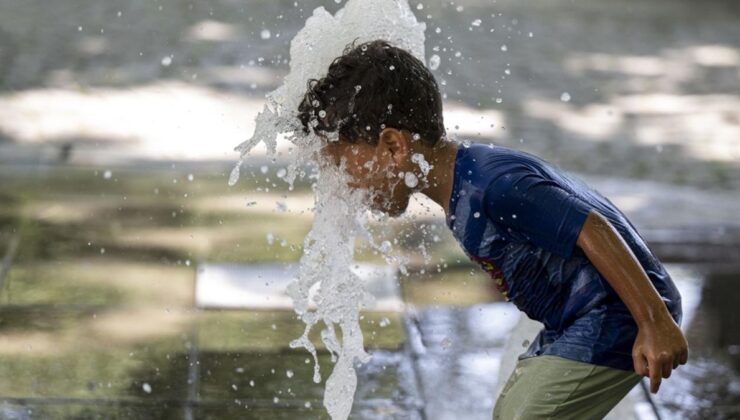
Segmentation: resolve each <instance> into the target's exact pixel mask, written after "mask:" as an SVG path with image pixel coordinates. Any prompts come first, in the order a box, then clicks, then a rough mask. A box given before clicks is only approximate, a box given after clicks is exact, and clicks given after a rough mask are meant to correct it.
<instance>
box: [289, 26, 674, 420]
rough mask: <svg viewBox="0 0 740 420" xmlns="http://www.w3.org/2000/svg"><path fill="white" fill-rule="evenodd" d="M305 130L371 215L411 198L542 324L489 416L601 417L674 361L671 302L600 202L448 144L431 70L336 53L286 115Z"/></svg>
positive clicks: (415, 63)
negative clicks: (365, 195) (432, 211)
mask: <svg viewBox="0 0 740 420" xmlns="http://www.w3.org/2000/svg"><path fill="white" fill-rule="evenodd" d="M298 116H299V119H300V120H301V122H302V124H303V129H304V131H305V132H306V133H308V132H309V130H313V131H314V132H315V133H316V134H318V135H320V136H322V137H324V136H325V134H326V133H329V132H338V135H339V141H334V142H327V144H326V145H325V146H324V147H323V149H322V152H323V153H324V155H325V156H326V157H328V158H330V159H332V160H333V161H334V162H335V163H336V164H337V165H340V164H343V165H345V169H346V171H347V173H348V174H349V175H350V177H351V179H352V181H351V183H350V186H351V187H353V188H363V189H367V190H369V191H370V192H371V193H372V197H373V198H372V203H371V205H372V207H373V208H375V209H379V210H382V211H385V212H387V213H389V214H390V215H392V216H397V215H400V214H402V213H403V212H404V211H405V209H406V207H407V206H408V202H409V197H410V195H411V194H412V193H414V192H421V193H423V194H425V195H426V196H428V197H429V198H430V199H431V200H433V201H434V202H436V203H437V204H439V205H440V206H441V207H442V208H443V209H444V211H445V214H446V220H447V224H448V226H449V228H450V229H452V231H453V234H454V236H455V238H456V239H457V240H458V242H459V243H460V245H461V246H462V248H463V250H464V251H465V253H466V254H467V255H468V256H469V257H470V258H471V259H472V260H474V261H476V262H478V263H479V264H480V265H481V266H482V267H483V269H484V270H486V271H488V272H489V273H490V275H491V277H492V279H493V281H494V282H495V283H496V285H497V287H498V288H499V290H501V292H502V293H503V294H504V296H506V298H507V299H508V300H510V301H512V302H513V303H514V304H515V305H516V306H517V307H518V308H519V309H520V310H522V311H523V312H525V313H526V314H527V316H529V317H530V318H532V319H534V320H537V321H540V322H542V323H543V324H544V328H543V330H542V331H541V332H540V333H539V335H538V336H537V338H536V339H535V340H533V342H532V344H531V345H530V347H529V349H528V350H527V351H526V353H525V354H523V355H522V356H521V357H520V360H519V362H518V364H517V367H516V369H515V370H514V373H512V375H511V377H510V378H509V380H508V381H507V384H506V386H505V387H504V390H503V391H502V393H501V396H500V398H499V399H498V401H497V403H496V407H495V409H494V418H502V419H511V418H578V419H582V418H583V419H585V418H601V417H604V416H605V415H606V414H607V413H608V412H609V410H611V408H612V407H614V405H616V404H617V402H619V400H620V399H622V398H623V397H624V395H626V394H627V392H628V391H629V390H630V389H631V388H632V387H633V386H634V385H635V384H637V382H639V380H640V378H641V376H648V377H649V378H650V388H651V391H652V392H653V393H655V392H657V391H658V387H659V386H660V382H661V378H668V377H669V376H670V374H671V371H672V370H673V369H675V368H676V367H677V366H678V365H679V364H684V363H686V360H687V358H688V347H687V343H686V339H685V338H684V336H683V334H682V333H681V330H680V329H679V327H678V325H677V323H680V321H681V297H680V295H679V293H678V291H677V290H676V287H675V285H674V284H673V281H672V280H671V278H670V276H669V275H668V273H667V272H666V271H665V269H664V268H663V266H662V265H661V263H660V262H659V261H658V260H657V259H656V258H655V257H654V256H653V255H652V253H651V252H650V250H649V249H648V248H647V246H646V245H645V242H644V241H643V239H642V237H641V236H640V235H639V234H638V233H637V231H636V230H635V228H634V226H633V225H632V224H631V223H630V222H629V220H627V218H626V217H625V216H624V215H623V214H622V213H621V211H620V210H618V209H617V208H616V207H615V206H614V204H612V202H611V201H609V200H608V199H607V198H605V197H603V196H602V195H601V194H599V193H598V192H596V191H594V190H592V189H590V188H589V187H588V186H587V185H585V184H584V183H583V182H581V181H580V180H578V179H576V178H574V177H572V176H570V175H568V174H566V173H564V172H562V171H561V170H559V169H558V168H556V167H554V166H552V165H550V164H549V163H547V162H546V161H544V160H542V159H540V158H538V157H536V156H533V155H531V154H528V153H525V152H521V151H517V150H514V149H510V148H506V147H502V146H492V145H482V144H475V145H471V146H469V147H465V146H462V145H457V144H455V143H453V142H450V141H448V140H447V139H446V138H445V137H446V133H445V129H444V125H443V121H442V101H441V98H440V94H439V91H438V87H437V84H436V82H435V80H434V77H433V76H432V74H431V73H430V72H429V71H428V70H427V68H426V67H425V66H424V64H423V63H422V62H420V61H419V60H418V59H416V58H415V57H413V56H412V55H411V54H409V53H408V52H406V51H404V50H402V49H398V48H395V47H393V46H391V45H390V44H388V43H387V42H385V41H380V40H378V41H373V42H368V43H364V44H361V45H359V46H357V47H355V46H354V43H353V45H350V46H348V47H347V48H346V49H345V51H344V52H343V55H342V56H341V57H338V58H337V59H335V60H334V61H333V62H332V64H331V65H330V67H329V71H328V74H327V76H326V77H324V78H322V79H321V80H315V79H312V80H310V81H309V83H308V91H307V93H306V95H305V98H304V100H303V102H302V103H301V105H300V107H299V114H298Z"/></svg>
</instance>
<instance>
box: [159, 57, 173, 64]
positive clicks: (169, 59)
mask: <svg viewBox="0 0 740 420" xmlns="http://www.w3.org/2000/svg"><path fill="white" fill-rule="evenodd" d="M161 63H162V65H163V66H165V67H169V65H170V64H172V56H171V55H166V56H164V57H162V61H161Z"/></svg>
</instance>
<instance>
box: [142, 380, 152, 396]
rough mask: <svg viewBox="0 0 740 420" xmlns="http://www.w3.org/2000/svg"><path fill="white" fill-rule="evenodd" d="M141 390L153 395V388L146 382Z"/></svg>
mask: <svg viewBox="0 0 740 420" xmlns="http://www.w3.org/2000/svg"><path fill="white" fill-rule="evenodd" d="M141 389H143V390H144V392H146V393H147V394H151V393H152V386H151V385H149V384H148V383H146V382H144V384H143V385H142V386H141Z"/></svg>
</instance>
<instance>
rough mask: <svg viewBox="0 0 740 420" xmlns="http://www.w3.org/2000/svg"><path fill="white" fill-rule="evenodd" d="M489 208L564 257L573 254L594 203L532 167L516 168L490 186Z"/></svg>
mask: <svg viewBox="0 0 740 420" xmlns="http://www.w3.org/2000/svg"><path fill="white" fill-rule="evenodd" d="M484 206H485V211H486V213H487V214H488V217H490V218H491V219H492V220H493V221H494V222H496V223H500V224H503V225H505V226H508V227H510V228H512V229H514V230H516V231H518V232H520V233H522V234H523V235H525V237H527V238H528V240H529V241H530V242H532V243H533V244H535V245H536V246H538V247H540V248H543V249H545V250H547V251H550V252H552V253H554V254H556V255H559V256H561V257H563V258H569V257H570V256H571V254H572V253H573V248H574V247H575V244H576V241H577V240H578V235H579V234H580V232H581V228H582V227H583V224H584V222H585V221H586V217H587V216H588V213H589V211H590V210H591V209H592V206H591V205H590V204H588V203H587V202H586V201H584V200H583V199H581V198H580V197H578V196H577V195H576V194H574V193H572V192H570V191H568V190H566V189H565V188H563V187H562V186H561V185H560V184H558V183H557V182H556V181H554V180H551V179H547V178H545V177H543V176H542V175H541V174H539V173H537V172H536V171H534V170H532V169H530V168H521V169H516V170H512V171H510V172H508V173H506V174H505V175H502V176H500V177H497V178H496V179H494V180H493V181H491V183H490V184H489V185H488V187H487V188H486V192H485V198H484Z"/></svg>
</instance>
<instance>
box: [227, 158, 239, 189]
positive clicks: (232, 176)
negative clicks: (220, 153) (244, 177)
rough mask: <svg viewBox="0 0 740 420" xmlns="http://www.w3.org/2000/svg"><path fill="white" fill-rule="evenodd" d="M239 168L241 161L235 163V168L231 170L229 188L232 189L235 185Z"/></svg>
mask: <svg viewBox="0 0 740 420" xmlns="http://www.w3.org/2000/svg"><path fill="white" fill-rule="evenodd" d="M239 166H241V161H240V162H239V163H237V165H236V166H234V169H232V170H231V174H230V175H229V186H230V187H233V186H234V185H235V184H236V181H238V180H239Z"/></svg>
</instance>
